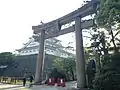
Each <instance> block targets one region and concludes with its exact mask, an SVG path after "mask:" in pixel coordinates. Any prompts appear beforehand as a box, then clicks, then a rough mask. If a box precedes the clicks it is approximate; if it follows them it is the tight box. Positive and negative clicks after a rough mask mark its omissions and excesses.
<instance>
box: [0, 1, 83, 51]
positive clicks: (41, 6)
mask: <svg viewBox="0 0 120 90" xmlns="http://www.w3.org/2000/svg"><path fill="white" fill-rule="evenodd" d="M82 3H83V0H0V52H8V51H9V52H12V51H15V50H16V49H20V48H22V46H23V43H26V42H27V41H28V40H29V37H31V36H32V35H33V30H32V26H36V25H39V24H40V22H41V20H42V21H43V22H44V23H45V22H49V21H52V20H55V19H57V18H59V17H62V16H64V15H66V14H68V13H70V12H72V11H74V10H76V9H78V8H79V7H81V5H82ZM73 36H74V34H71V33H70V34H68V35H64V36H63V35H62V36H60V37H58V38H59V39H60V40H62V41H63V44H64V45H65V44H67V43H68V41H69V40H73Z"/></svg>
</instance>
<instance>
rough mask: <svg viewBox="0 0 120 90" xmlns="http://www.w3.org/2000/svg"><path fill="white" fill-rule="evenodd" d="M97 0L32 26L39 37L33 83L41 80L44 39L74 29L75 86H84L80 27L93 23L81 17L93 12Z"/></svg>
mask: <svg viewBox="0 0 120 90" xmlns="http://www.w3.org/2000/svg"><path fill="white" fill-rule="evenodd" d="M97 3H98V2H97V0H92V1H90V2H88V4H86V5H84V6H83V7H81V8H79V9H77V10H76V11H73V12H71V13H69V14H68V15H65V16H63V17H61V18H59V19H56V20H54V21H51V22H48V23H45V24H42V25H38V26H32V29H33V30H34V34H35V35H38V37H39V38H38V37H37V38H38V39H39V43H40V46H39V54H38V58H37V63H36V74H35V83H41V81H42V79H41V78H42V77H41V75H42V70H43V68H42V65H43V60H44V57H43V56H44V41H45V39H49V38H52V37H56V36H59V35H63V34H67V33H70V32H73V31H75V35H76V73H77V87H78V88H84V87H86V74H85V58H84V48H83V37H82V29H87V28H89V27H92V26H93V25H94V21H93V20H92V19H90V20H87V21H86V20H85V21H81V18H83V17H85V16H88V15H90V14H93V13H95V11H96V7H97ZM72 21H75V25H73V26H70V27H68V28H65V29H61V27H62V25H65V24H67V23H70V22H72Z"/></svg>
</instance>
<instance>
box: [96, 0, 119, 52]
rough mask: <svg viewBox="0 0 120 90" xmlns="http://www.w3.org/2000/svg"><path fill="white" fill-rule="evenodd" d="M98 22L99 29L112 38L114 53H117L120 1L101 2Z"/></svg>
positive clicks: (102, 0)
mask: <svg viewBox="0 0 120 90" xmlns="http://www.w3.org/2000/svg"><path fill="white" fill-rule="evenodd" d="M96 22H97V28H104V29H105V30H106V31H107V32H108V34H109V37H111V40H110V43H111V42H112V43H113V45H114V51H115V53H117V52H118V49H117V46H118V45H117V44H118V41H119V38H118V34H120V29H119V25H120V0H100V5H99V8H98V11H97V14H96Z"/></svg>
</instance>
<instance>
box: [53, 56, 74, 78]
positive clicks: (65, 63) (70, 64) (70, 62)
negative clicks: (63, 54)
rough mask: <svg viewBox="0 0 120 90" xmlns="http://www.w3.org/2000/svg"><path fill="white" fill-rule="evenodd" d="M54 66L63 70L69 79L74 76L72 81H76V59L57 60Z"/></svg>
mask: <svg viewBox="0 0 120 90" xmlns="http://www.w3.org/2000/svg"><path fill="white" fill-rule="evenodd" d="M53 66H54V67H56V68H57V69H58V70H63V71H64V72H65V74H66V76H67V77H70V76H72V80H75V77H74V74H75V67H76V62H75V59H74V58H56V59H55V60H53Z"/></svg>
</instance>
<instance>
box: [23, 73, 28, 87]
mask: <svg viewBox="0 0 120 90" xmlns="http://www.w3.org/2000/svg"><path fill="white" fill-rule="evenodd" d="M26 77H27V72H26V73H25V74H24V76H23V86H24V87H25V84H26Z"/></svg>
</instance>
